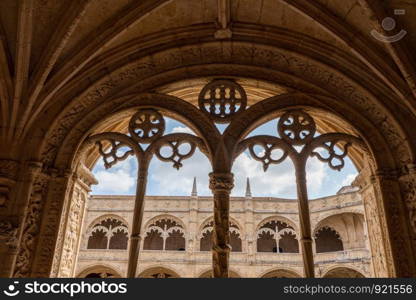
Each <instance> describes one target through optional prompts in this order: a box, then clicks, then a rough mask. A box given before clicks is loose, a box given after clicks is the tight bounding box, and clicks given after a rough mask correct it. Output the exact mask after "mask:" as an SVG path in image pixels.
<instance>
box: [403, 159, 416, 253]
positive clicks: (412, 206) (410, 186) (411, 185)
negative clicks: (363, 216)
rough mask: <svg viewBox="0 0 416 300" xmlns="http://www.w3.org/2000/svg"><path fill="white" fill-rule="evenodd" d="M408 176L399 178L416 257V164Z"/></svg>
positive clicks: (410, 168)
mask: <svg viewBox="0 0 416 300" xmlns="http://www.w3.org/2000/svg"><path fill="white" fill-rule="evenodd" d="M407 169H408V170H407V172H406V174H404V175H402V176H401V177H400V178H399V182H400V189H401V193H402V197H403V200H404V202H405V204H406V207H407V213H408V216H409V223H410V228H411V230H410V232H411V235H412V237H413V238H412V240H413V253H414V256H416V164H411V165H409V166H408V167H407Z"/></svg>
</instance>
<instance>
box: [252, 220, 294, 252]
mask: <svg viewBox="0 0 416 300" xmlns="http://www.w3.org/2000/svg"><path fill="white" fill-rule="evenodd" d="M257 252H274V253H299V243H298V240H297V238H296V232H295V230H294V229H293V227H292V226H290V225H288V224H287V223H285V222H282V221H278V220H273V221H270V222H267V223H265V224H263V225H262V226H261V227H260V229H259V230H258V231H257Z"/></svg>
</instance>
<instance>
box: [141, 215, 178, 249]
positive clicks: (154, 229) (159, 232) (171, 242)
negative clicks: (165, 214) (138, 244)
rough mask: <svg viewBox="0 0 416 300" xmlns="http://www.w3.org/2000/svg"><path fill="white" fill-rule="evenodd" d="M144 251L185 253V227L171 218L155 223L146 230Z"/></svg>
mask: <svg viewBox="0 0 416 300" xmlns="http://www.w3.org/2000/svg"><path fill="white" fill-rule="evenodd" d="M143 250H174V251H184V250H185V231H184V229H183V226H182V225H181V224H179V223H178V222H176V221H174V220H172V219H169V218H163V219H159V220H156V221H154V222H153V223H151V224H150V225H149V226H148V227H147V229H146V233H145V238H144V243H143Z"/></svg>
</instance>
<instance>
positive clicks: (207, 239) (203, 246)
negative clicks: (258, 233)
mask: <svg viewBox="0 0 416 300" xmlns="http://www.w3.org/2000/svg"><path fill="white" fill-rule="evenodd" d="M213 231H214V221H210V222H209V223H207V224H206V225H205V226H204V227H203V229H202V232H201V234H200V235H201V238H200V251H211V250H212V235H213ZM242 244H243V243H242V240H241V234H240V229H239V228H238V226H237V225H235V224H234V223H233V222H230V246H231V251H232V252H242V251H243V246H242Z"/></svg>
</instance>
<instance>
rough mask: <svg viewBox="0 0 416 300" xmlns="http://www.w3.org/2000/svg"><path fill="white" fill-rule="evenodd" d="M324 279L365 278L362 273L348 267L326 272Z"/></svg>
mask: <svg viewBox="0 0 416 300" xmlns="http://www.w3.org/2000/svg"><path fill="white" fill-rule="evenodd" d="M322 277H323V278H365V276H364V275H363V274H361V273H360V272H358V271H356V270H354V269H351V268H347V267H337V268H334V269H331V270H329V271H328V272H326V274H325V275H324V276H322Z"/></svg>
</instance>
